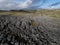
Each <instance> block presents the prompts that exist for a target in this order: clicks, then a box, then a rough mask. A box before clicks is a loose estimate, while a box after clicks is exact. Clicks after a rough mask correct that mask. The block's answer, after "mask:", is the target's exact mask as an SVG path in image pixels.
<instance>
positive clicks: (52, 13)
mask: <svg viewBox="0 0 60 45" xmlns="http://www.w3.org/2000/svg"><path fill="white" fill-rule="evenodd" d="M5 14H7V15H8V14H9V15H25V14H32V15H41V16H44V15H47V16H51V17H57V18H60V9H57V10H45V9H43V10H37V11H36V10H35V11H29V12H21V11H20V12H19V11H18V12H16V11H15V12H14V11H8V12H0V15H5Z"/></svg>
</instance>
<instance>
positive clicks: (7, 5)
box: [0, 0, 32, 9]
mask: <svg viewBox="0 0 60 45" xmlns="http://www.w3.org/2000/svg"><path fill="white" fill-rule="evenodd" d="M31 4H32V0H26V1H25V2H23V3H21V2H20V3H17V2H16V1H14V0H0V9H18V8H19V9H23V8H28V7H29V6H30V5H31Z"/></svg>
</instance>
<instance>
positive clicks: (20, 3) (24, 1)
mask: <svg viewBox="0 0 60 45" xmlns="http://www.w3.org/2000/svg"><path fill="white" fill-rule="evenodd" d="M39 8H45V9H55V8H60V0H0V10H10V9H39Z"/></svg>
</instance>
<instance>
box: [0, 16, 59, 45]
mask: <svg viewBox="0 0 60 45" xmlns="http://www.w3.org/2000/svg"><path fill="white" fill-rule="evenodd" d="M0 45H59V44H58V43H57V42H56V41H54V39H51V38H50V36H49V35H48V31H47V29H46V28H45V27H44V26H43V24H42V23H38V22H36V20H33V18H31V17H29V16H8V15H5V16H4V15H2V16H0Z"/></svg>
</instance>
